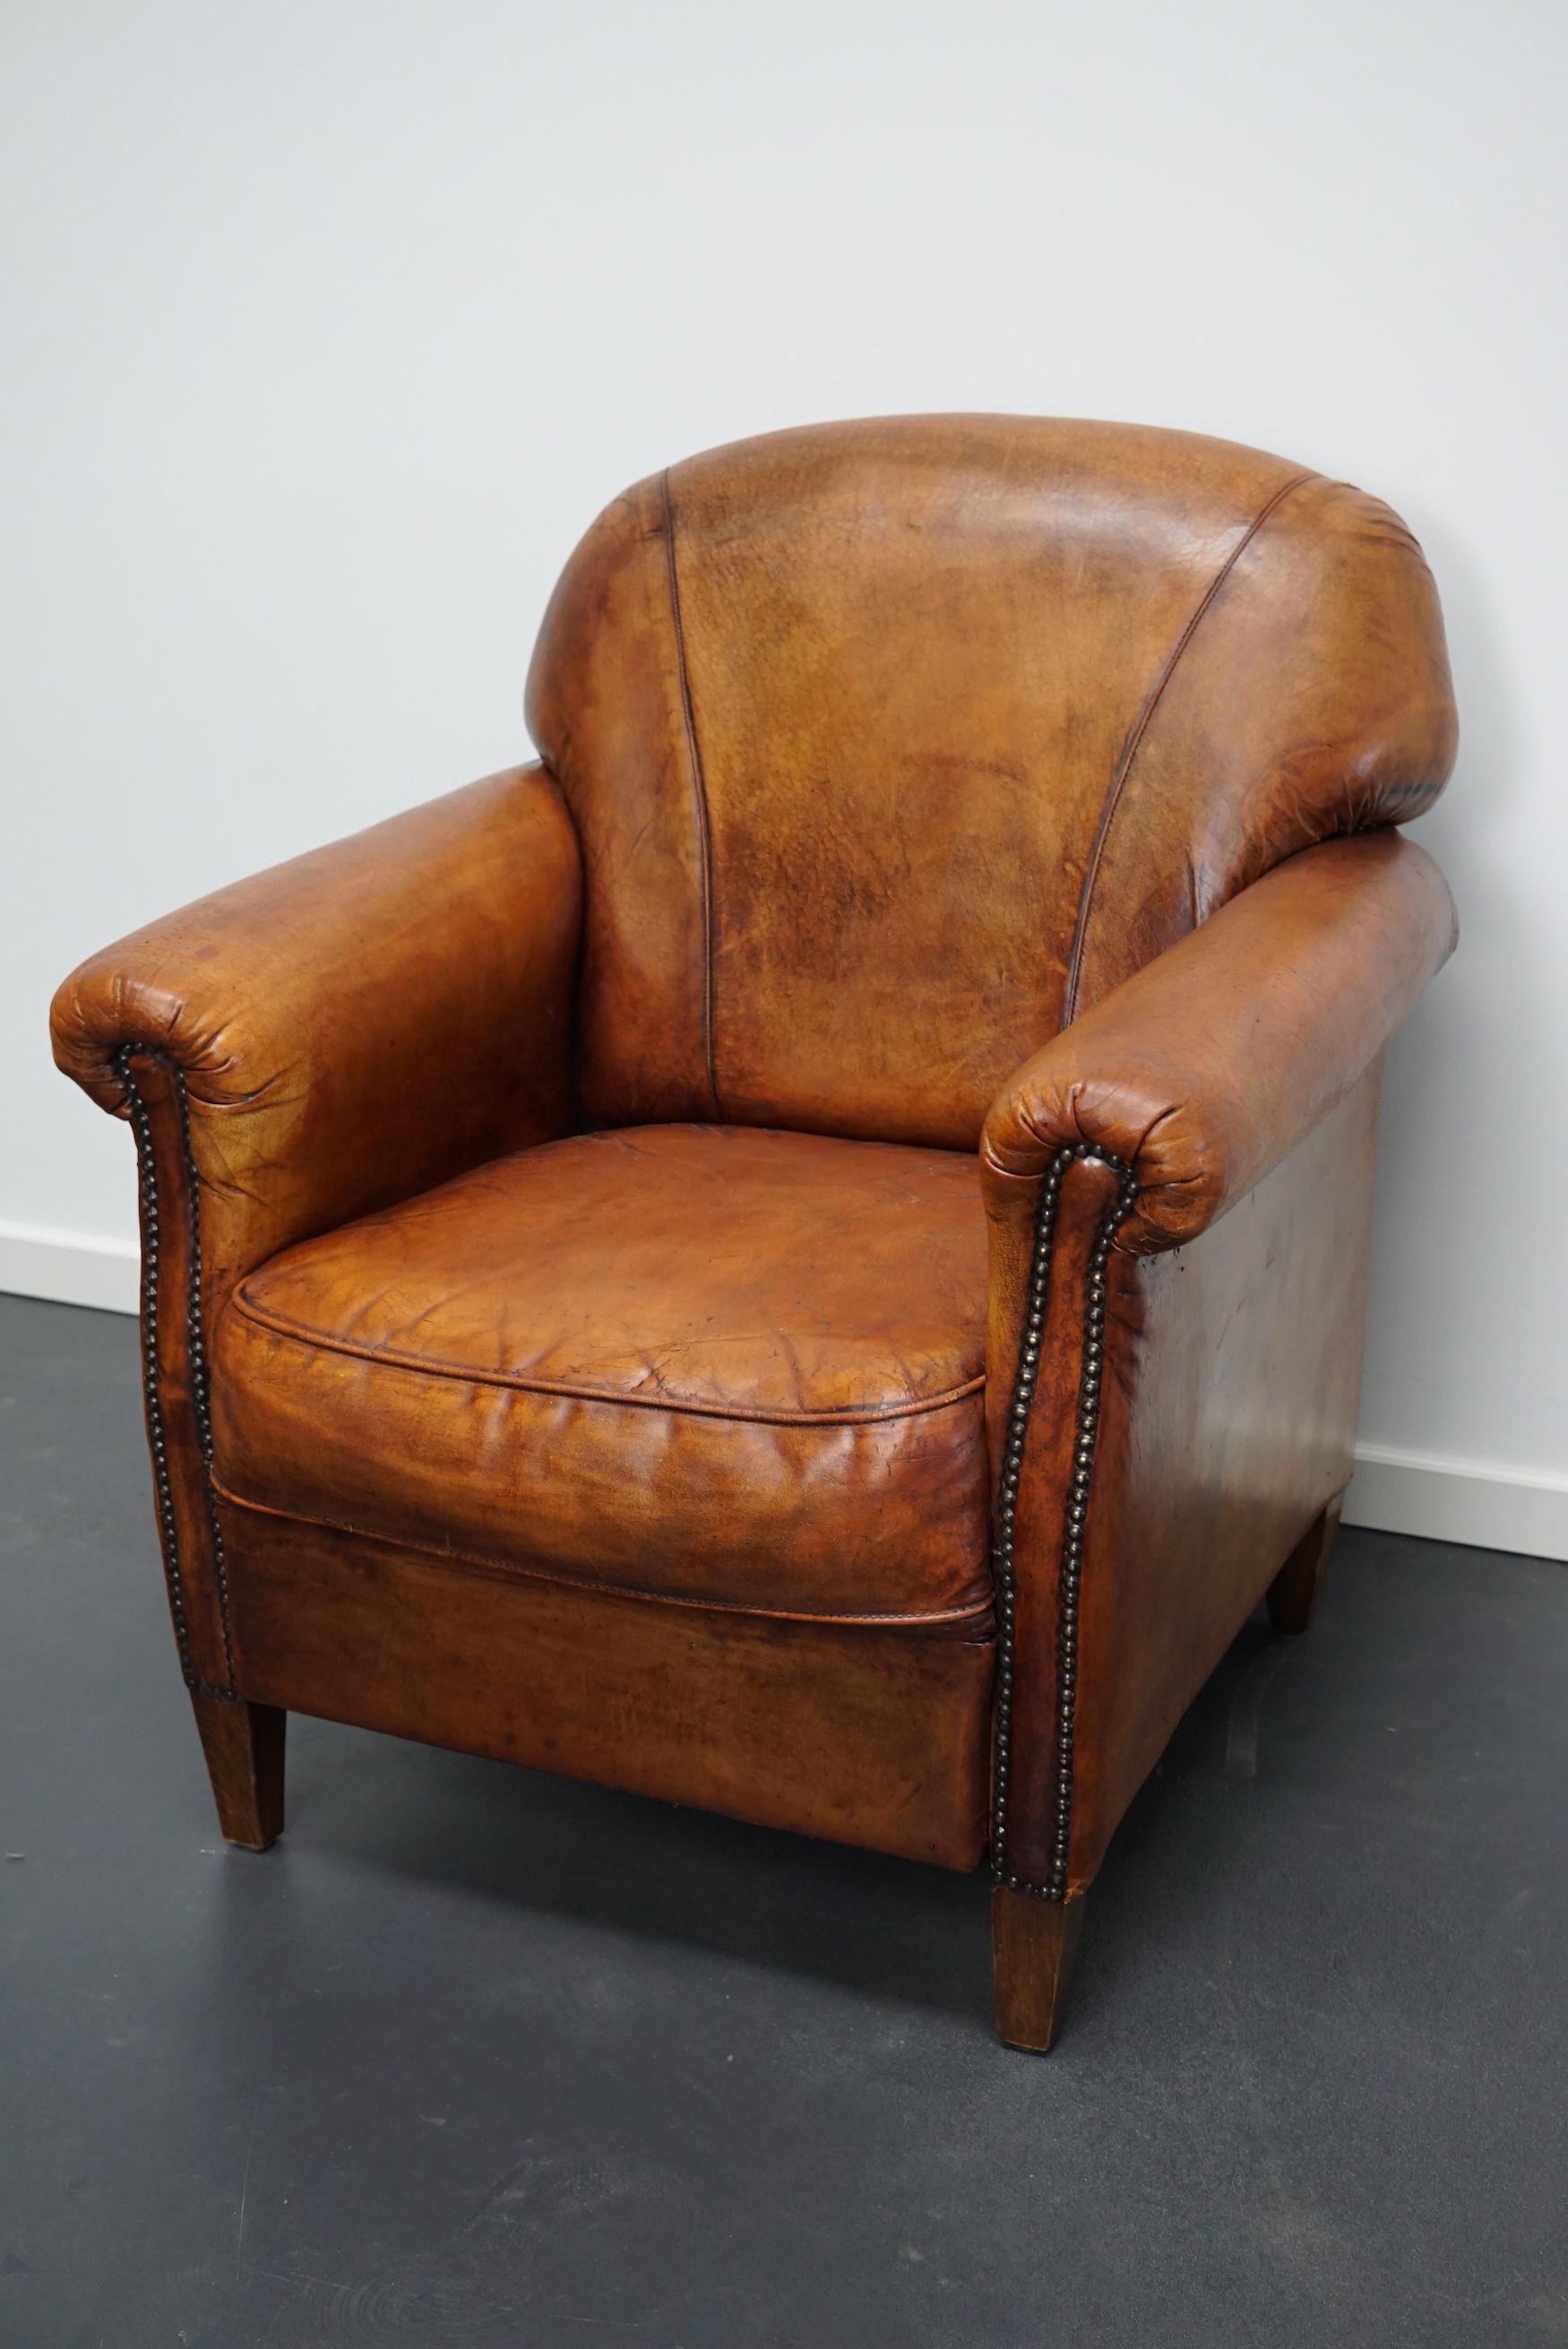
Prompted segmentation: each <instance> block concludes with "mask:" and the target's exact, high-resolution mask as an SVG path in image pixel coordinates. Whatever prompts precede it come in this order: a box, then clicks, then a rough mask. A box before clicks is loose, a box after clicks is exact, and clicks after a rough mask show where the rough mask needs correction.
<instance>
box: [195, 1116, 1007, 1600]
mask: <svg viewBox="0 0 1568 2349" xmlns="http://www.w3.org/2000/svg"><path fill="white" fill-rule="evenodd" d="M984 1344H985V1217H984V1214H983V1212H982V1209H981V1205H980V1191H979V1175H978V1169H977V1167H976V1164H975V1161H974V1159H973V1158H972V1157H969V1156H966V1155H965V1156H960V1155H958V1154H953V1153H949V1152H934V1151H917V1150H907V1149H900V1148H896V1147H892V1146H889V1145H886V1144H880V1143H853V1142H841V1141H831V1140H828V1139H824V1138H821V1137H818V1136H815V1135H809V1134H790V1133H763V1132H755V1131H747V1130H745V1129H742V1128H736V1127H731V1128H724V1127H702V1126H683V1125H676V1126H647V1127H639V1128H636V1129H634V1130H631V1131H625V1132H616V1133H601V1134H589V1135H583V1136H581V1137H578V1138H576V1139H573V1140H570V1141H562V1142H557V1143H552V1144H551V1145H549V1146H547V1147H545V1148H542V1149H537V1150H531V1151H527V1152H524V1153H523V1154H521V1155H519V1156H516V1157H512V1158H507V1159H502V1160H500V1161H498V1162H496V1163H495V1164H491V1165H489V1166H485V1167H481V1168H479V1169H477V1170H476V1171H475V1172H473V1173H471V1174H466V1175H462V1176H459V1178H458V1179H457V1180H456V1181H455V1182H452V1183H449V1184H448V1185H445V1186H444V1187H443V1188H441V1189H439V1190H437V1191H433V1192H430V1193H428V1194H427V1195H424V1196H423V1197H421V1198H418V1199H415V1200H411V1201H409V1202H407V1204H406V1205H404V1206H398V1207H395V1208H393V1209H391V1210H389V1211H388V1212H387V1213H385V1214H383V1215H381V1216H375V1217H372V1218H369V1219H367V1220H366V1221H364V1222H361V1223H356V1224H351V1225H349V1226H346V1227H345V1228H344V1229H342V1230H340V1231H337V1232H335V1233H333V1234H331V1235H329V1236H328V1237H325V1238H322V1239H318V1240H315V1241H312V1242H310V1243H309V1244H308V1245H306V1246H305V1247H298V1248H294V1249H292V1250H290V1251H289V1252H288V1253H287V1254H285V1255H284V1256H282V1257H278V1258H276V1259H275V1260H274V1261H273V1263H271V1264H269V1265H266V1266H265V1267H263V1268H262V1269H261V1270H260V1271H259V1272H256V1273H253V1275H252V1276H251V1277H250V1278H248V1279H247V1280H246V1281H245V1282H244V1283H243V1284H242V1288H240V1290H239V1292H238V1294H237V1296H236V1298H235V1300H234V1304H233V1306H232V1308H231V1309H230V1311H229V1312H228V1313H227V1314H226V1315H225V1317H224V1318H223V1320H222V1323H221V1325H220V1327H219V1330H218V1331H217V1335H216V1340H215V1359H216V1362H217V1366H218V1396H217V1435H218V1451H217V1457H218V1473H219V1475H220V1478H221V1480H222V1483H223V1484H224V1485H225V1487H226V1488H228V1489H230V1490H232V1492H234V1493H235V1494H237V1495H239V1496H241V1497H242V1498H244V1499H248V1500H251V1501H254V1502H260V1503H263V1504H265V1505H267V1506H272V1507H276V1508H281V1509H286V1510H293V1511H296V1512H297V1513H299V1514H301V1515H303V1516H315V1517H322V1518H324V1519H326V1520H329V1521H333V1522H337V1523H344V1524H348V1525H351V1526H362V1527H365V1528H366V1529H368V1530H369V1531H372V1532H378V1533H383V1534H391V1535H397V1536H402V1535H406V1536H408V1537H413V1538H416V1539H422V1540H425V1541H428V1542H432V1543H435V1544H437V1545H438V1546H443V1545H449V1546H450V1547H453V1548H455V1549H459V1550H468V1551H473V1552H478V1553H479V1554H480V1555H481V1556H493V1557H503V1558H510V1559H511V1560H513V1561H515V1562H516V1563H517V1564H518V1565H519V1566H520V1567H521V1568H524V1569H532V1570H540V1571H546V1570H548V1571H553V1572H557V1573H567V1574H570V1575H573V1576H574V1577H578V1578H583V1579H585V1580H588V1581H592V1582H603V1583H606V1584H610V1585H618V1586H621V1587H625V1588H636V1589H643V1590H649V1591H655V1592H663V1593H665V1594H666V1595H669V1596H672V1597H681V1598H687V1599H709V1600H712V1601H714V1602H716V1603H720V1604H725V1605H732V1606H739V1607H749V1608H754V1609H758V1610H759V1611H763V1612H769V1611H771V1612H777V1613H799V1614H808V1615H815V1614H825V1615H834V1616H844V1615H864V1616H871V1617H879V1616H897V1617H904V1618H909V1619H933V1620H934V1621H938V1622H949V1621H951V1620H953V1619H954V1618H960V1617H963V1618H969V1619H973V1617H974V1615H975V1611H976V1610H977V1609H978V1610H980V1611H981V1612H982V1613H983V1612H984V1610H985V1608H986V1606H987V1604H988V1599H989V1584H988V1578H987V1570H986V1563H985V1550H986V1542H987V1504H986V1496H985V1485H986V1465H985V1427H984V1415H983V1397H982V1392H981V1388H982V1378H983V1355H984Z"/></svg>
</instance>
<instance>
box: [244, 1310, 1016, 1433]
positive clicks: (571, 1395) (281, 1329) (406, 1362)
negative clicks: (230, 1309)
mask: <svg viewBox="0 0 1568 2349" xmlns="http://www.w3.org/2000/svg"><path fill="white" fill-rule="evenodd" d="M234 1309H235V1311H236V1312H238V1313H239V1314H241V1315H242V1317H243V1319H245V1320H247V1321H251V1322H253V1323H254V1325H255V1326H256V1328H258V1329H260V1330H266V1331H267V1332H268V1333H269V1335H271V1336H273V1337H276V1338H283V1339H284V1340H287V1341H288V1342H289V1343H290V1344H291V1345H296V1346H311V1347H315V1348H319V1349H320V1350H321V1351H322V1352H324V1353H328V1354H342V1355H345V1356H346V1357H347V1358H348V1359H349V1360H350V1361H359V1362H368V1363H370V1364H372V1365H373V1366H374V1367H375V1368H377V1369H380V1370H389V1371H407V1372H408V1373H410V1374H411V1375H413V1376H415V1377H419V1378H435V1379H455V1380H457V1381H459V1382H460V1383H462V1384H464V1385H466V1386H476V1387H500V1388H505V1389H511V1391H512V1392H515V1393H518V1394H538V1395H559V1396H563V1397H565V1398H566V1399H567V1400H568V1401H570V1402H602V1403H610V1404H613V1405H615V1406H617V1407H620V1406H626V1407H629V1408H630V1409H633V1410H635V1411H667V1412H670V1413H674V1414H676V1415H680V1416H685V1417H687V1418H691V1419H736V1420H745V1421H746V1422H748V1423H750V1424H753V1425H758V1426H762V1427H879V1426H881V1425H882V1423H883V1422H884V1421H886V1420H898V1419H919V1418H922V1417H923V1416H924V1415H925V1414H926V1413H930V1412H937V1411H949V1410H952V1409H953V1408H954V1406H955V1405H956V1404H958V1403H961V1402H966V1401H967V1399H968V1398H969V1397H970V1396H971V1395H975V1394H978V1393H980V1392H981V1391H982V1390H983V1388H984V1387H985V1372H984V1371H981V1372H979V1373H978V1374H977V1375H976V1376H975V1377H974V1378H972V1379H965V1380H964V1381H963V1382H962V1383H961V1384H960V1385H958V1386H954V1387H944V1388H943V1390H942V1391H941V1392H940V1393H938V1394H934V1395H930V1396H925V1397H922V1398H920V1399H919V1400H917V1401H913V1402H893V1403H885V1404H878V1403H868V1404H866V1405H865V1407H864V1408H863V1409H862V1410H860V1411H820V1412H810V1411H800V1412H768V1411H748V1410H746V1409H744V1408H743V1407H742V1406H740V1405H738V1404H735V1403H702V1402H686V1401H684V1400H682V1401H676V1400H675V1399H673V1398H672V1397H670V1396H668V1395H643V1394H621V1393H617V1392H615V1391H614V1389H613V1388H603V1387H590V1386H576V1385H567V1384H566V1383H564V1382H562V1383H560V1384H557V1383H555V1382H554V1381H550V1380H546V1379H525V1378H522V1377H521V1376H517V1375H515V1374H508V1373H507V1372H505V1371H476V1370H473V1369H470V1368H469V1367H468V1366H467V1365H466V1364H463V1363H459V1362H443V1361H438V1360H436V1359H435V1358H433V1357H432V1356H429V1355H426V1354H403V1353H395V1352H393V1351H392V1350H390V1349H389V1348H385V1347H369V1346H354V1345H350V1344H349V1342H348V1340H346V1339H345V1338H339V1337H337V1336H335V1335H334V1334H333V1333H332V1332H331V1331H329V1330H317V1329H314V1328H313V1327H312V1326H311V1324H310V1323H309V1322H306V1321H294V1320H293V1319H290V1318H289V1317H288V1316H287V1315H284V1314H280V1313H278V1312H277V1311H276V1310H275V1309H270V1308H263V1307H262V1306H260V1305H258V1304H257V1302H256V1300H255V1299H253V1298H252V1297H248V1296H247V1295H246V1293H245V1291H244V1289H243V1288H239V1289H237V1290H236V1291H235V1294H234Z"/></svg>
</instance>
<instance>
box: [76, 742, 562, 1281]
mask: <svg viewBox="0 0 1568 2349" xmlns="http://www.w3.org/2000/svg"><path fill="white" fill-rule="evenodd" d="M581 890H582V885H581V874H580V869H579V856H578V849H577V842H576V836H575V833H573V827H572V823H571V821H570V818H569V817H568V815H567V813H566V810H565V808H564V806H563V804H562V800H561V797H560V794H559V792H557V790H556V787H555V784H554V782H553V781H552V778H551V777H550V776H549V775H548V774H547V773H546V772H545V771H543V769H542V768H539V767H531V768H521V769H516V770H512V771H509V772H507V773H503V774H500V775H494V776H491V777H490V778H488V779H487V780H486V781H483V782H479V783H474V784H471V785H469V787H468V788H467V789H466V790H463V791H459V792H452V793H450V794H449V796H448V797H446V798H444V799H439V800H436V801H432V802H429V803H428V805H426V806H423V807H418V808H415V809H413V810H411V811H409V812H407V814H404V815H399V816H395V817H393V818H392V819H391V820H390V822H388V823H380V824H377V825H375V826H374V827H373V828H372V829H371V830H369V831H367V832H362V833H356V834H355V835H354V836H353V837H352V838H351V839H347V840H342V841H338V842H335V843H333V844H332V845H331V846H330V847H326V848H322V849H318V850H315V851H314V852H313V853H311V854H308V855H304V856H299V857H295V858H294V860H293V861H292V862H291V863H289V864H280V865H277V866H274V867H273V869H272V870H271V871H269V872H265V873H262V874H257V875H255V876H254V877H253V879H251V880H248V881H242V882H241V883H239V884H238V885H236V886H234V887H232V888H229V889H223V890H220V891H219V892H218V893H217V894H216V895H212V896H210V897H204V898H201V899H200V900H199V901H198V902H197V903H196V904H194V905H188V906H186V907H184V908H183V910H182V911H181V912H179V913H175V914H170V915H169V916H166V917H165V918H164V919H162V920H161V921H158V922H155V923H153V924H152V925H151V926H150V927H149V928H147V929H144V930H139V931H137V932H135V933H133V934H132V935H131V936H129V937H126V938H122V939H121V940H120V941H119V943H118V944H117V945H114V946H111V947H105V948H104V949H103V950H102V951H101V952H100V953H98V954H96V955H94V956H93V957H91V958H90V960H88V962H85V963H84V964H83V965H82V966H81V968H79V969H77V971H75V972H73V974H72V975H71V977H70V978H68V979H67V980H66V982H65V984H64V986H62V987H61V988H60V989H59V991H58V993H57V996H56V998H55V1001H54V1005H53V1009H52V1013H51V1022H50V1024H51V1030H52V1033H53V1040H54V1049H55V1058H56V1060H57V1062H58V1063H59V1066H60V1067H61V1068H62V1069H63V1070H64V1071H66V1073H67V1076H71V1077H74V1078H75V1079H76V1081H77V1083H78V1084H79V1085H81V1086H82V1087H83V1089H84V1090H85V1091H86V1092H88V1093H89V1094H90V1095H91V1097H92V1098H93V1100H95V1101H96V1102H98V1103H99V1104H100V1105H101V1106H102V1107H103V1108H105V1109H108V1110H110V1111H113V1112H116V1113H117V1114H119V1115H122V1116H123V1115H127V1114H129V1110H130V1107H131V1104H130V1102H129V1099H128V1093H129V1088H130V1086H131V1084H133V1083H134V1076H133V1073H132V1072H133V1071H135V1069H136V1068H137V1067H138V1065H139V1064H140V1065H144V1066H145V1067H146V1068H147V1069H148V1071H149V1073H150V1078H151V1079H152V1080H153V1081H154V1090H161V1091H165V1092H167V1091H169V1090H170V1089H172V1092H173V1094H174V1095H175V1097H176V1098H177V1101H178V1105H179V1108H180V1111H181V1114H182V1117H183V1122H184V1123H185V1126H186V1129H187V1132H186V1136H185V1141H186V1144H187V1154H188V1156H189V1159H190V1162H191V1172H192V1174H193V1176H194V1177H195V1178H196V1179H197V1180H198V1181H199V1183H200V1185H201V1194H202V1213H203V1256H204V1257H205V1258H206V1259H207V1262H206V1265H205V1270H206V1273H207V1277H208V1280H209V1285H210V1287H217V1288H226V1287H227V1286H229V1285H230V1284H231V1283H232V1280H233V1279H235V1278H239V1277H240V1275H241V1274H242V1272H243V1271H244V1270H246V1269H248V1268H249V1267H250V1266H252V1265H253V1264H255V1263H256V1262H258V1261H259V1260H260V1259H261V1258H262V1257H265V1256H267V1255H270V1254H272V1253H274V1252H275V1251H276V1249H278V1248H279V1247H284V1246H285V1245H286V1244H287V1243H288V1242H289V1241H291V1240H294V1239H297V1238H301V1237H304V1236H305V1235H306V1234H308V1233H312V1232H315V1231H319V1230H322V1229H324V1228H326V1227H328V1226H331V1225H332V1224H333V1223H335V1222H339V1221H343V1220H346V1218H348V1217H349V1216H355V1215H358V1214H363V1213H365V1212H366V1210H367V1209H369V1208H371V1207H373V1206H382V1205H386V1204H387V1202H388V1201H389V1200H391V1199H393V1198H396V1197H398V1196H407V1195H410V1194H411V1193H413V1192H414V1191H416V1190H419V1189H423V1188H426V1187H428V1185H430V1184H432V1183H434V1182H437V1181H439V1180H440V1179H442V1178H443V1177H444V1176H445V1175H447V1174H451V1173H454V1172H456V1171H458V1170H459V1168H461V1167H463V1166H466V1165H473V1164H478V1163H480V1161H481V1160H483V1159H484V1158H486V1157H490V1156H494V1155H496V1154H498V1153H500V1151H502V1150H505V1149H508V1148H516V1147H519V1146H521V1144H523V1143H527V1142H531V1141H538V1140H542V1139H546V1138H548V1137H549V1136H550V1135H552V1134H553V1133H560V1132H561V1131H562V1128H563V1126H564V1124H565V1123H566V1122H567V1120H568V1118H569V1115H570V1065H569V1039H570V1030H571V1013H572V990H573V966H574V958H575V954H576V947H577V935H578V921H579V913H580V900H581Z"/></svg>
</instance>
